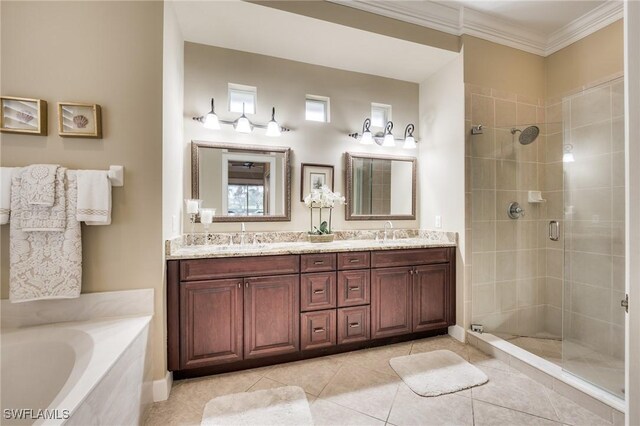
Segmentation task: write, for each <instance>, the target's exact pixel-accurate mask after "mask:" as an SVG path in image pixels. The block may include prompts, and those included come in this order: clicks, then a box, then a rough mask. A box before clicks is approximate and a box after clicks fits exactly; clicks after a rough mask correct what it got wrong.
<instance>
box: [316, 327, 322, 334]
mask: <svg viewBox="0 0 640 426" xmlns="http://www.w3.org/2000/svg"><path fill="white" fill-rule="evenodd" d="M323 331H324V327H316V328H314V329H313V332H314V333H322V332H323Z"/></svg>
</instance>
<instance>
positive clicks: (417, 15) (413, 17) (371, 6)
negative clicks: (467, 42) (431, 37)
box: [327, 0, 460, 35]
mask: <svg viewBox="0 0 640 426" xmlns="http://www.w3.org/2000/svg"><path fill="white" fill-rule="evenodd" d="M327 1H328V2H330V3H336V4H340V5H343V6H348V7H352V8H354V9H359V10H362V11H365V12H370V13H375V14H376V15H382V16H386V17H387V18H393V19H397V20H400V21H404V22H409V23H410V24H416V25H420V26H421V27H427V28H431V29H432V30H438V31H442V32H444V33H447V34H453V35H460V10H459V8H458V7H456V6H449V5H444V4H441V3H435V2H429V3H430V4H429V8H428V9H427V8H424V7H416V6H415V5H413V4H411V2H402V3H400V2H394V1H367V0H327Z"/></svg>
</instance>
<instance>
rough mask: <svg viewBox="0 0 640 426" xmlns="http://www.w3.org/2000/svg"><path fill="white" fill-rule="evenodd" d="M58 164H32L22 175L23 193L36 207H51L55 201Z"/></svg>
mask: <svg viewBox="0 0 640 426" xmlns="http://www.w3.org/2000/svg"><path fill="white" fill-rule="evenodd" d="M58 167H60V166H58V165H57V164H32V165H31V166H27V167H26V168H25V170H24V172H23V175H22V191H25V192H26V195H27V202H28V203H29V204H32V205H36V206H46V207H51V206H53V203H54V201H55V191H56V172H57V170H58Z"/></svg>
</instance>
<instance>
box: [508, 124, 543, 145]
mask: <svg viewBox="0 0 640 426" xmlns="http://www.w3.org/2000/svg"><path fill="white" fill-rule="evenodd" d="M517 132H520V136H519V137H518V141H519V142H520V143H521V144H522V145H529V144H530V143H532V142H533V141H535V140H536V138H537V137H538V135H539V134H540V128H539V127H538V126H529V127H527V128H525V129H524V130H520V129H516V128H515V127H514V128H513V129H511V134H512V135H515V134H516V133H517Z"/></svg>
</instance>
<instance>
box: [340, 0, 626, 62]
mask: <svg viewBox="0 0 640 426" xmlns="http://www.w3.org/2000/svg"><path fill="white" fill-rule="evenodd" d="M328 1H330V2H331V3H337V4H341V5H343V6H348V7H352V8H355V9H359V10H363V11H365V12H370V13H375V14H377V15H382V16H386V17H388V18H393V19H398V20H400V21H404V22H409V23H411V24H416V25H420V26H423V27H426V28H431V29H434V30H438V31H442V32H445V33H448V34H454V35H457V36H460V35H463V34H467V35H471V36H474V37H478V38H481V39H484V40H488V41H491V42H494V43H498V44H502V45H504V46H509V47H513V48H515V49H520V50H523V51H525V52H529V53H533V54H536V55H539V56H548V55H550V54H552V53H554V52H557V51H558V50H560V49H562V48H564V47H567V46H568V45H570V44H572V43H575V42H576V41H578V40H580V39H582V38H584V37H586V36H588V35H590V34H593V33H594V32H596V31H598V30H600V29H602V28H604V27H606V26H607V25H609V24H611V23H613V22H615V21H617V20H618V19H621V18H622V15H623V2H622V1H620V0H609V1H607V2H606V3H604V4H602V5H600V6H598V7H596V8H594V9H593V10H591V11H589V12H587V13H586V14H584V15H583V16H581V17H579V18H577V19H575V20H574V21H572V22H570V23H568V24H567V25H565V26H564V27H562V28H561V29H559V30H558V31H555V32H554V33H552V34H550V35H546V34H543V33H539V32H536V31H531V30H528V29H525V28H521V27H520V26H517V25H514V24H512V23H510V22H508V21H506V20H503V19H500V18H497V17H495V16H493V15H490V14H488V13H485V12H480V11H477V10H473V9H469V8H465V7H463V6H460V5H454V4H452V3H448V4H443V3H441V2H437V1H424V2H394V1H366V0H328ZM425 4H428V7H425Z"/></svg>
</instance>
